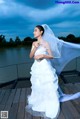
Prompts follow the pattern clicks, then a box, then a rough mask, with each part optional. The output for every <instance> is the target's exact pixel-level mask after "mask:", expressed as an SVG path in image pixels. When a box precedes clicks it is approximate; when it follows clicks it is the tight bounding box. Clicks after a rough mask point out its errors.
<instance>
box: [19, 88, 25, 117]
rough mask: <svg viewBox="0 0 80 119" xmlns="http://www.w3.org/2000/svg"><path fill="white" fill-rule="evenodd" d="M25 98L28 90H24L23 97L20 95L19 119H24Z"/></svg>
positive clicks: (22, 91)
mask: <svg viewBox="0 0 80 119" xmlns="http://www.w3.org/2000/svg"><path fill="white" fill-rule="evenodd" d="M25 97H26V89H25V88H22V90H21V95H20V101H19V107H18V112H17V119H24V113H25V112H24V111H25Z"/></svg>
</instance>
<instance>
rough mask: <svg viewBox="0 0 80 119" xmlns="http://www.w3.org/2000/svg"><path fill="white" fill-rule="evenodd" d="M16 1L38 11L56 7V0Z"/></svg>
mask: <svg viewBox="0 0 80 119" xmlns="http://www.w3.org/2000/svg"><path fill="white" fill-rule="evenodd" d="M15 1H17V2H19V3H22V4H25V5H27V6H30V7H33V8H37V9H47V8H50V7H52V6H54V0H15Z"/></svg>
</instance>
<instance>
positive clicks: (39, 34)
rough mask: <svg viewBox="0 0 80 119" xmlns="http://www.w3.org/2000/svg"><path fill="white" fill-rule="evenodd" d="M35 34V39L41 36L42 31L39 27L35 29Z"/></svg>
mask: <svg viewBox="0 0 80 119" xmlns="http://www.w3.org/2000/svg"><path fill="white" fill-rule="evenodd" d="M33 34H34V37H35V38H38V37H39V36H41V34H42V31H40V30H39V29H38V28H37V27H35V29H34V32H33Z"/></svg>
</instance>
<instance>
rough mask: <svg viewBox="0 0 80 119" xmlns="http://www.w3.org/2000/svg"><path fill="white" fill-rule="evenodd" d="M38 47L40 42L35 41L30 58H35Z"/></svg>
mask: <svg viewBox="0 0 80 119" xmlns="http://www.w3.org/2000/svg"><path fill="white" fill-rule="evenodd" d="M38 46H39V44H38V42H36V41H35V42H33V43H32V48H31V52H30V54H29V57H30V58H32V57H33V56H34V53H35V51H36V49H37V48H38Z"/></svg>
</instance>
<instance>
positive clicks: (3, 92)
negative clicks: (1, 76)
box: [0, 90, 6, 104]
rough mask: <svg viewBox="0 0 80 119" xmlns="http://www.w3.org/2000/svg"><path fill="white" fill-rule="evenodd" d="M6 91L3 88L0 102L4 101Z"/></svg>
mask: <svg viewBox="0 0 80 119" xmlns="http://www.w3.org/2000/svg"><path fill="white" fill-rule="evenodd" d="M5 93H6V90H1V93H0V104H1V102H2V99H3V97H4V95H5Z"/></svg>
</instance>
